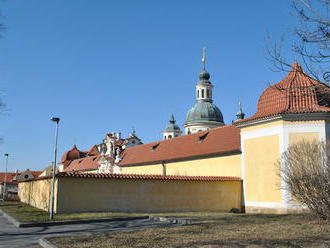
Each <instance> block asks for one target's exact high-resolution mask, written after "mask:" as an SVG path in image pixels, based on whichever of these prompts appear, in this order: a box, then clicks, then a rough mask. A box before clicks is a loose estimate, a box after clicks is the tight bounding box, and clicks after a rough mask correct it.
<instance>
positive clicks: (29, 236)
mask: <svg viewBox="0 0 330 248" xmlns="http://www.w3.org/2000/svg"><path fill="white" fill-rule="evenodd" d="M169 225H170V224H167V223H164V222H156V221H151V220H149V219H140V220H131V221H110V222H102V223H91V224H74V225H62V226H48V227H27V228H17V227H15V226H14V225H12V224H11V223H10V222H8V221H7V219H6V218H4V217H3V216H2V215H1V214H0V247H1V248H16V247H19V248H22V247H23V248H27V247H29V248H30V247H32V248H35V247H39V248H40V246H39V245H38V240H39V239H40V238H45V237H50V236H52V237H53V236H63V235H76V234H88V233H97V232H113V231H120V230H129V229H139V228H150V227H161V226H169Z"/></svg>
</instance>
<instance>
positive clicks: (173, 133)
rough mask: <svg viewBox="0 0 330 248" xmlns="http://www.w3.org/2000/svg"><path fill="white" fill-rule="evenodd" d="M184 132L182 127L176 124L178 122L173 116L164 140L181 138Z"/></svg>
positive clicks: (164, 133)
mask: <svg viewBox="0 0 330 248" xmlns="http://www.w3.org/2000/svg"><path fill="white" fill-rule="evenodd" d="M181 133H182V131H181V130H180V127H179V126H178V125H177V124H176V120H175V119H174V115H173V114H172V116H171V119H170V120H169V122H168V124H167V126H166V128H165V129H164V131H163V139H164V140H166V139H172V138H175V137H179V136H180V135H181Z"/></svg>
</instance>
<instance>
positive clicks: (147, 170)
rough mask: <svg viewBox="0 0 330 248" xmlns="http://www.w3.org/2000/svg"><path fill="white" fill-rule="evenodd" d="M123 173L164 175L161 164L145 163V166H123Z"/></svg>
mask: <svg viewBox="0 0 330 248" xmlns="http://www.w3.org/2000/svg"><path fill="white" fill-rule="evenodd" d="M121 173H122V174H150V175H162V174H163V167H162V165H161V164H153V165H143V166H141V165H140V166H129V167H125V166H123V167H121Z"/></svg>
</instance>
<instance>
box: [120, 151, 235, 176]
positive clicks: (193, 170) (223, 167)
mask: <svg viewBox="0 0 330 248" xmlns="http://www.w3.org/2000/svg"><path fill="white" fill-rule="evenodd" d="M165 167H166V175H183V176H235V177H241V155H240V154H237V155H228V156H215V157H208V158H200V159H190V160H188V159H187V160H186V161H178V162H170V163H166V164H165ZM121 172H122V173H123V174H158V175H161V174H163V166H162V164H155V165H144V166H130V167H125V166H124V167H122V168H121Z"/></svg>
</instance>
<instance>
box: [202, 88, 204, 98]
mask: <svg viewBox="0 0 330 248" xmlns="http://www.w3.org/2000/svg"><path fill="white" fill-rule="evenodd" d="M202 98H204V89H202Z"/></svg>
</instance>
